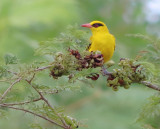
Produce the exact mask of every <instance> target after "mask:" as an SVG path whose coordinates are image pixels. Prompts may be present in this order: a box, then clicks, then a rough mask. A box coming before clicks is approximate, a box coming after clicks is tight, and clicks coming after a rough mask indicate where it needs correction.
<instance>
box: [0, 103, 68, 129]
mask: <svg viewBox="0 0 160 129" xmlns="http://www.w3.org/2000/svg"><path fill="white" fill-rule="evenodd" d="M0 106H1V107H7V108H11V109H15V110H20V111H24V112H27V113H30V114H33V115H35V116H38V117H40V118H42V119H44V120H47V121H48V122H50V123H52V124H55V125H57V126H60V127H61V128H64V129H67V128H66V127H65V126H63V125H60V124H58V123H57V122H55V121H53V120H51V119H49V118H47V117H44V116H42V115H40V114H37V113H34V112H32V111H29V110H26V109H23V108H17V107H13V106H6V105H3V104H0Z"/></svg>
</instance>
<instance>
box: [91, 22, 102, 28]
mask: <svg viewBox="0 0 160 129" xmlns="http://www.w3.org/2000/svg"><path fill="white" fill-rule="evenodd" d="M92 26H93V27H96V28H97V27H99V26H103V25H102V24H101V23H95V24H93V25H92Z"/></svg>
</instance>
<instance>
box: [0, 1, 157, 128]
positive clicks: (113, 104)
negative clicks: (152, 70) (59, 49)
mask: <svg viewBox="0 0 160 129" xmlns="http://www.w3.org/2000/svg"><path fill="white" fill-rule="evenodd" d="M158 5H159V6H160V2H159V1H158V0H152V1H150V0H139V1H137V0H58V1H57V0H28V1H27V0H0V59H2V58H3V56H4V54H5V53H13V54H15V55H17V56H18V57H19V58H20V61H21V62H25V63H30V62H32V61H34V60H36V59H37V58H38V57H36V56H33V55H34V49H35V48H37V46H38V43H39V42H41V41H46V40H48V39H51V38H53V37H56V36H57V35H59V33H61V32H65V30H66V28H67V26H68V25H75V24H78V25H79V26H80V25H81V24H83V23H88V22H90V21H93V20H101V21H103V22H105V23H106V24H107V26H108V28H109V30H110V32H111V33H112V34H114V35H115V37H116V44H117V46H116V52H115V54H114V57H113V60H114V61H115V62H117V61H118V60H119V59H120V58H121V57H129V58H135V57H136V54H137V53H138V52H139V51H140V50H142V49H143V48H145V46H146V44H147V43H146V41H144V40H142V39H139V38H133V37H129V36H127V34H143V35H152V36H159V31H158V30H159V27H160V26H159V25H160V20H159V17H160V10H159V8H158V7H159V6H158ZM80 29H83V30H85V29H84V28H80ZM86 31H88V30H86ZM84 36H85V35H84ZM94 86H95V88H90V87H88V86H85V85H84V86H82V90H81V92H79V91H78V92H67V93H61V94H58V95H55V96H53V104H57V105H60V106H65V107H66V113H68V114H71V115H72V116H73V117H75V118H77V119H78V120H82V122H84V124H86V125H87V126H84V127H81V128H87V129H140V128H141V124H140V123H136V118H137V117H138V114H139V112H140V111H141V108H142V105H143V104H145V103H146V101H147V98H148V97H149V96H150V95H152V94H153V93H154V91H153V90H151V89H148V88H145V87H144V86H140V85H137V84H135V85H133V86H132V87H131V88H130V89H129V90H125V89H123V88H122V89H120V90H119V91H118V92H114V91H112V89H110V88H108V87H106V84H105V79H103V78H102V79H100V80H98V81H96V83H95V84H94ZM51 101H52V100H51ZM32 121H35V122H36V121H41V120H40V119H37V118H35V117H32V116H31V115H27V114H25V115H24V113H21V112H19V111H13V112H11V114H10V115H9V117H8V119H2V120H0V128H1V129H2V128H3V129H11V128H12V129H28V128H29V126H28V125H29V123H30V122H32ZM42 123H43V125H45V127H46V128H56V127H52V126H51V125H50V124H48V123H46V122H44V121H43V120H42Z"/></svg>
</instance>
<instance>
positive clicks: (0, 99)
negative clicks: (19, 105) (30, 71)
mask: <svg viewBox="0 0 160 129" xmlns="http://www.w3.org/2000/svg"><path fill="white" fill-rule="evenodd" d="M21 79H22V77H19V78H18V79H17V80H16V81H15V82H13V83H12V84H11V85H10V86H9V88H8V89H7V90H6V91H5V92H4V93H3V95H2V96H1V98H0V101H2V99H3V98H4V97H5V96H6V95H7V93H8V92H9V91H10V90H11V89H12V87H13V86H14V85H15V84H16V83H18V82H19V81H20V80H21Z"/></svg>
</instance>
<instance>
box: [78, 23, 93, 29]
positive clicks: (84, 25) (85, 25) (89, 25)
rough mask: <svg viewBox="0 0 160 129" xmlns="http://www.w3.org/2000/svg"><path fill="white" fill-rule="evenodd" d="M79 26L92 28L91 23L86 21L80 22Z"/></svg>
mask: <svg viewBox="0 0 160 129" xmlns="http://www.w3.org/2000/svg"><path fill="white" fill-rule="evenodd" d="M81 27H87V28H92V26H91V24H89V23H87V24H82V25H81Z"/></svg>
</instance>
